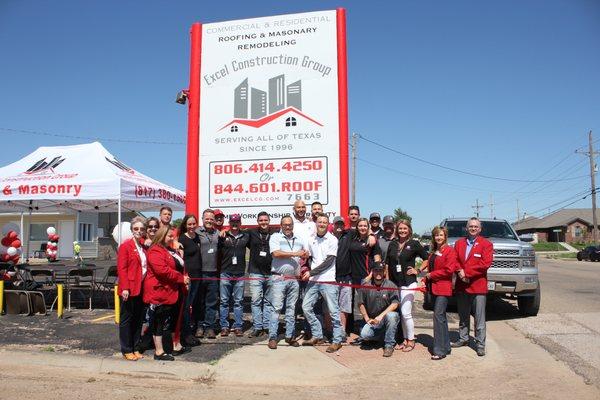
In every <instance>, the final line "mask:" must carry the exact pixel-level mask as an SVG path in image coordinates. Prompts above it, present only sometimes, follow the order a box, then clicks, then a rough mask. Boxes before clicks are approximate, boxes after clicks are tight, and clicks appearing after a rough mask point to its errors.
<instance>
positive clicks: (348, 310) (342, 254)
mask: <svg viewBox="0 0 600 400" xmlns="http://www.w3.org/2000/svg"><path fill="white" fill-rule="evenodd" d="M345 224H346V223H345V221H344V218H342V217H340V216H337V217H335V218H334V219H333V235H334V236H335V237H336V238H337V239H338V250H337V256H336V258H335V280H336V282H338V283H352V271H351V269H350V260H349V259H348V232H347V231H346V230H345V229H344V226H345ZM338 300H339V305H340V320H341V323H342V328H343V329H344V331H346V321H347V319H348V315H350V314H352V288H351V287H347V286H341V287H340V292H339V298H338ZM344 336H346V334H345V332H344Z"/></svg>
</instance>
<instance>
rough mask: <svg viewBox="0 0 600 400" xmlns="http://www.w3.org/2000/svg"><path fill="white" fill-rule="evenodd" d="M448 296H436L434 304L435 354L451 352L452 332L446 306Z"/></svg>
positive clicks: (443, 354) (442, 354)
mask: <svg viewBox="0 0 600 400" xmlns="http://www.w3.org/2000/svg"><path fill="white" fill-rule="evenodd" d="M447 307H448V298H447V297H446V296H435V303H434V306H433V354H434V355H436V356H445V355H448V354H450V334H449V333H448V318H447V317H446V308H447Z"/></svg>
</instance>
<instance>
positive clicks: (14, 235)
mask: <svg viewBox="0 0 600 400" xmlns="http://www.w3.org/2000/svg"><path fill="white" fill-rule="evenodd" d="M6 237H7V238H9V239H11V240H15V239H17V238H18V237H19V235H17V232H15V231H10V232H8V233H7V234H6Z"/></svg>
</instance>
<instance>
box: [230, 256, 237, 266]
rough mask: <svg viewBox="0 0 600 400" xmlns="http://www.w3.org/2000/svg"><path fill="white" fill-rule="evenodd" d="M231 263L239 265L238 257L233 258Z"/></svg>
mask: <svg viewBox="0 0 600 400" xmlns="http://www.w3.org/2000/svg"><path fill="white" fill-rule="evenodd" d="M231 263H232V264H233V265H237V257H233V258H232V259H231Z"/></svg>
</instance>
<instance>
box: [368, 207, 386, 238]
mask: <svg viewBox="0 0 600 400" xmlns="http://www.w3.org/2000/svg"><path fill="white" fill-rule="evenodd" d="M369 225H370V229H371V233H372V234H373V235H375V236H377V238H378V239H379V237H381V235H383V230H382V229H381V215H379V213H378V212H374V213H371V215H369Z"/></svg>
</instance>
